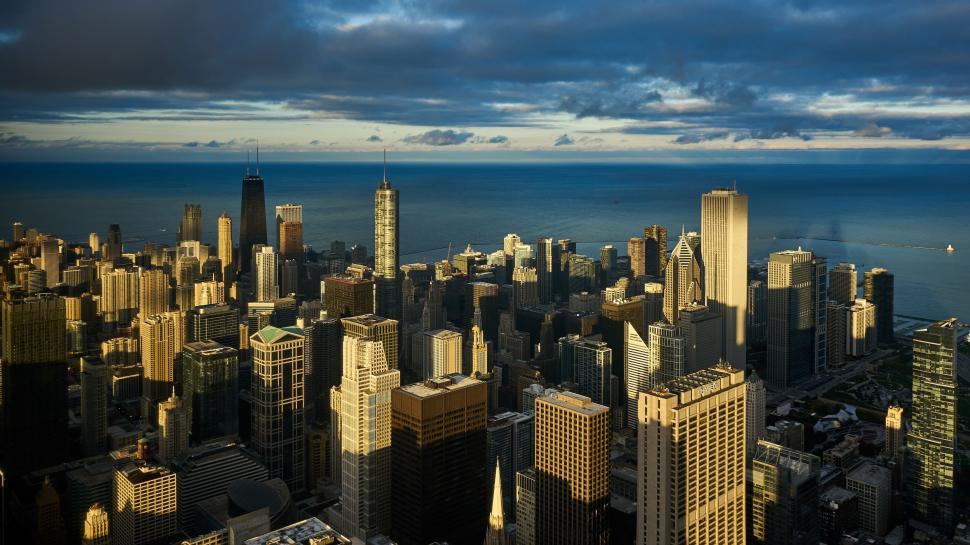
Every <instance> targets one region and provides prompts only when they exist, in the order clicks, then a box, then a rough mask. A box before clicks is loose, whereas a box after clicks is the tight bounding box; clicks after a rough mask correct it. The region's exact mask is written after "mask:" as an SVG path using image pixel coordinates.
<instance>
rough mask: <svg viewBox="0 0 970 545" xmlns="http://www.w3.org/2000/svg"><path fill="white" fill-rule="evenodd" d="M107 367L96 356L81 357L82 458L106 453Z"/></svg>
mask: <svg viewBox="0 0 970 545" xmlns="http://www.w3.org/2000/svg"><path fill="white" fill-rule="evenodd" d="M108 399H109V393H108V366H107V365H105V364H104V362H103V361H101V359H100V358H98V357H92V356H83V357H82V358H81V443H82V444H83V446H84V454H85V456H96V455H98V454H103V453H105V452H107V450H108Z"/></svg>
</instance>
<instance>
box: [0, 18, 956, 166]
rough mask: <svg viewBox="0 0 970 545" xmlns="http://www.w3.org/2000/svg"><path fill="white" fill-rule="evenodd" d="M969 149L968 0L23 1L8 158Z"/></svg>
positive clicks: (746, 156) (854, 157)
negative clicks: (384, 151)
mask: <svg viewBox="0 0 970 545" xmlns="http://www.w3.org/2000/svg"><path fill="white" fill-rule="evenodd" d="M257 141H258V143H259V147H260V150H261V153H262V154H264V155H263V157H264V158H268V159H270V160H272V159H274V158H275V159H283V160H303V159H305V160H328V159H332V160H353V159H359V158H364V157H373V156H374V155H375V154H378V153H380V151H381V150H382V149H385V148H386V149H387V150H388V153H389V154H393V155H392V156H394V157H396V158H398V159H400V160H445V161H446V160H529V159H536V160H574V159H576V160H585V159H591V160H599V159H628V160H639V159H642V160H651V161H653V160H661V161H662V160H668V161H682V162H690V161H731V160H750V161H771V160H779V161H827V160H834V161H867V160H868V161H877V162H883V161H901V162H922V161H927V162H948V161H954V162H967V161H968V160H970V2H966V1H965V0H964V1H943V2H934V1H920V2H913V1H911V0H905V1H900V0H878V1H875V0H853V1H851V2H846V1H844V0H803V1H788V2H785V1H767V0H755V1H746V0H730V1H703V0H679V1H669V2H668V1H654V0H636V1H630V2H627V1H622V0H614V1H609V2H590V1H588V0H586V1H573V0H528V1H523V0H488V1H485V0H437V1H436V0H431V1H427V2H418V1H408V0H329V1H285V0H206V1H204V2H199V1H198V0H167V1H165V2H158V1H155V0H92V1H90V2H70V1H64V0H59V1H58V0H5V1H4V2H2V3H0V160H6V161H11V160H30V161H34V160H37V161H58V160H117V161H127V160H133V161H139V160H185V161H192V160H227V161H241V160H242V159H241V157H244V155H245V154H246V153H247V151H248V150H254V148H255V146H256V143H257Z"/></svg>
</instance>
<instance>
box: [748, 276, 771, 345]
mask: <svg viewBox="0 0 970 545" xmlns="http://www.w3.org/2000/svg"><path fill="white" fill-rule="evenodd" d="M746 326H747V333H746V338H747V340H748V345H749V346H760V345H764V343H765V341H766V340H767V339H768V284H766V283H765V282H764V281H763V280H752V281H751V282H750V283H748V307H747V322H746Z"/></svg>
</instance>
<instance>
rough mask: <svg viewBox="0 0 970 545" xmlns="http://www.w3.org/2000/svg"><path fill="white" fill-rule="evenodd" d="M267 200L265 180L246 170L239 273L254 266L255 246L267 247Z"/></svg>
mask: <svg viewBox="0 0 970 545" xmlns="http://www.w3.org/2000/svg"><path fill="white" fill-rule="evenodd" d="M266 242H267V241H266V199H265V197H264V195H263V178H262V176H260V175H259V164H258V162H257V166H256V174H250V173H249V169H247V170H246V176H245V177H244V178H243V181H242V210H241V211H240V213H239V271H240V272H242V273H247V272H249V270H250V267H252V266H253V246H255V245H257V244H262V245H264V246H265V245H266Z"/></svg>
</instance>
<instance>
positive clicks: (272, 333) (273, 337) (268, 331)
mask: <svg viewBox="0 0 970 545" xmlns="http://www.w3.org/2000/svg"><path fill="white" fill-rule="evenodd" d="M286 335H295V336H297V337H303V330H302V329H300V328H298V327H296V326H287V327H274V326H271V325H268V326H266V327H264V328H263V329H260V330H259V331H257V332H256V334H255V335H253V336H254V337H255V336H259V338H260V339H261V340H262V341H263V342H265V343H273V342H276V341H278V340H280V339H282V338H283V337H285V336H286Z"/></svg>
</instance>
